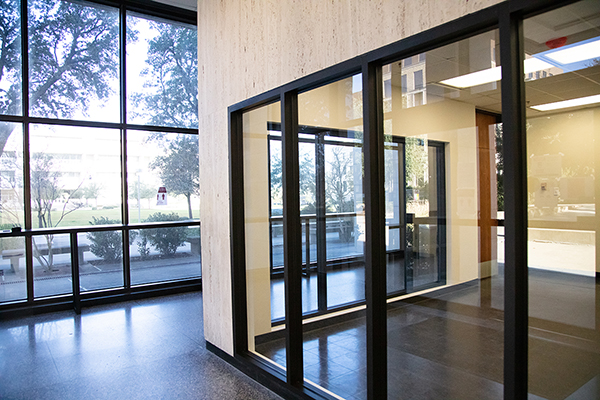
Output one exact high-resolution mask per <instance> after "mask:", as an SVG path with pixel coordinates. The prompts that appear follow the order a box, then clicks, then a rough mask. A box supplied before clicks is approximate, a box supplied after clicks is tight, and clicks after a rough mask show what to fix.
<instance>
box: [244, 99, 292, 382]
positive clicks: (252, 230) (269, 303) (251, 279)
mask: <svg viewBox="0 0 600 400" xmlns="http://www.w3.org/2000/svg"><path fill="white" fill-rule="evenodd" d="M280 115H281V103H280V102H276V103H273V104H269V105H266V106H263V107H260V108H257V109H254V110H251V111H248V112H246V113H244V114H243V122H242V123H243V159H244V233H245V240H246V243H245V249H246V253H245V273H246V291H247V293H246V304H247V310H246V312H247V315H248V350H249V351H250V352H253V353H254V354H256V355H257V356H259V357H261V358H263V359H265V360H268V361H267V362H269V363H271V364H272V365H273V366H274V367H275V368H278V369H279V370H280V371H283V369H284V368H285V366H286V347H285V327H283V326H281V325H279V326H275V327H273V326H272V324H271V319H272V318H273V317H272V316H276V317H278V318H285V300H284V298H285V296H284V293H285V283H284V281H283V273H282V265H283V255H282V254H283V220H282V219H281V215H282V213H281V209H282V208H281V207H282V200H281V199H282V198H281V190H282V188H281V117H280ZM270 208H271V209H270ZM274 210H275V211H274ZM274 248H276V249H277V250H273V249H274ZM279 254H281V256H279ZM278 257H281V258H278ZM282 328H283V329H282Z"/></svg>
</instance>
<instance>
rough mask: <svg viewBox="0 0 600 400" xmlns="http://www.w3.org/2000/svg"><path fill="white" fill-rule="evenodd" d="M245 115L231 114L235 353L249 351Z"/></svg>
mask: <svg viewBox="0 0 600 400" xmlns="http://www.w3.org/2000/svg"><path fill="white" fill-rule="evenodd" d="M242 129H243V128H242V114H241V112H235V113H230V114H229V154H230V156H229V199H230V200H229V213H230V221H229V224H230V225H229V229H230V235H231V279H232V282H231V291H232V296H233V299H232V303H233V351H234V355H237V354H239V353H242V352H245V351H247V350H248V315H247V308H246V245H245V243H246V239H245V235H244V174H241V173H237V172H236V171H239V170H240V169H241V168H242V167H243V165H244V140H243V132H242Z"/></svg>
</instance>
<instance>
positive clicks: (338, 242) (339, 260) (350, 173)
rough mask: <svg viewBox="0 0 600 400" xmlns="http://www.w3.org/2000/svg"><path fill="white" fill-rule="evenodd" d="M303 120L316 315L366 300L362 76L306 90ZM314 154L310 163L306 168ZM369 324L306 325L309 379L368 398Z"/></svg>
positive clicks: (308, 275) (310, 295)
mask: <svg viewBox="0 0 600 400" xmlns="http://www.w3.org/2000/svg"><path fill="white" fill-rule="evenodd" d="M298 122H299V125H300V132H298V139H299V141H300V144H301V145H304V144H305V143H308V144H309V145H310V148H311V149H313V150H312V151H311V152H310V153H308V151H303V150H302V147H301V148H300V160H299V164H300V166H301V168H300V189H301V200H302V199H303V195H304V198H305V199H306V201H305V202H304V203H303V204H302V202H301V207H303V208H302V210H306V209H307V208H308V209H309V210H310V211H311V214H312V215H313V218H314V219H313V221H312V222H311V223H310V226H309V229H310V232H309V234H308V235H305V237H306V239H305V242H306V241H307V240H308V241H310V244H311V245H313V243H314V246H315V259H314V261H313V263H311V265H310V268H308V269H306V272H305V276H304V277H303V283H304V284H303V290H302V303H303V305H306V304H309V305H311V307H310V308H308V309H307V307H303V311H304V314H305V315H307V316H308V315H310V313H311V312H312V313H314V312H320V313H327V312H329V311H331V310H334V309H336V308H339V307H341V306H351V305H352V304H357V303H360V302H363V301H364V300H365V270H364V268H365V266H364V241H365V237H364V230H365V226H364V199H363V186H362V185H363V154H362V152H363V131H362V130H363V127H362V122H363V121H362V75H360V74H358V75H354V76H352V77H349V78H346V79H342V80H339V81H337V82H334V83H331V84H329V85H326V86H322V87H319V88H316V89H313V90H310V91H307V92H304V93H301V94H300V95H299V96H298ZM305 154H310V156H309V157H307V156H306V155H305ZM308 159H311V162H310V164H309V168H302V166H303V164H305V163H306V162H307V160H308ZM312 160H314V161H312ZM313 165H314V166H313ZM307 192H308V193H310V196H306V193H307ZM304 250H306V248H305V249H304ZM305 258H306V257H305ZM290 301H297V299H290ZM334 321H335V322H334ZM364 323H365V321H364V319H361V318H357V319H353V320H351V321H350V322H346V323H341V324H340V323H339V321H336V320H328V319H326V318H324V319H322V320H320V321H319V324H318V326H313V325H311V324H310V323H308V324H307V325H305V329H304V337H303V342H304V344H303V350H304V353H303V356H304V378H305V379H306V380H308V381H311V382H313V383H315V384H317V385H319V386H321V387H323V388H325V389H327V390H329V391H331V392H333V393H335V394H336V395H340V396H342V397H345V398H356V397H355V396H357V395H358V396H360V393H361V392H362V391H363V390H365V389H366V357H365V355H366V335H365V326H364ZM350 382H352V384H349V383H350Z"/></svg>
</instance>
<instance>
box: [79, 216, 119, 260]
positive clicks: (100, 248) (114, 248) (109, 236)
mask: <svg viewBox="0 0 600 400" xmlns="http://www.w3.org/2000/svg"><path fill="white" fill-rule="evenodd" d="M92 220H93V221H90V224H91V225H111V224H120V223H121V221H117V220H113V219H108V218H106V217H100V218H96V217H92ZM87 238H88V239H89V240H90V241H91V242H92V243H91V244H90V251H91V252H92V253H93V254H94V255H95V256H96V257H100V258H102V259H103V260H105V261H109V262H112V261H118V260H120V259H121V256H122V255H123V242H122V236H121V231H103V232H90V233H88V234H87Z"/></svg>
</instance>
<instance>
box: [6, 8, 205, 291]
mask: <svg viewBox="0 0 600 400" xmlns="http://www.w3.org/2000/svg"><path fill="white" fill-rule="evenodd" d="M5 3H6V4H4V3H3V6H2V7H3V9H2V13H1V14H0V19H1V21H0V30H1V32H0V33H1V35H0V37H1V40H2V43H1V45H0V52H1V54H0V59H1V60H2V63H1V64H0V168H1V170H0V190H1V193H0V194H1V197H0V224H1V225H2V229H10V228H14V227H18V228H17V229H19V228H20V229H26V230H33V232H32V233H31V235H30V234H29V233H27V234H25V233H23V232H22V231H19V230H17V231H15V232H13V233H11V234H9V233H5V236H6V235H11V236H14V237H3V238H2V240H1V242H2V258H1V259H0V271H2V272H1V273H0V274H1V275H0V276H1V280H0V287H1V289H0V303H4V302H12V301H15V300H25V299H29V300H32V299H34V298H35V299H37V298H42V297H48V296H57V295H64V294H72V292H73V287H72V280H73V270H72V260H71V254H72V253H73V254H77V256H78V264H79V274H80V276H79V280H80V283H81V287H80V291H81V292H86V291H96V290H101V289H110V288H124V287H125V285H130V284H131V285H137V284H144V283H150V282H163V281H172V280H178V279H187V278H199V277H200V257H199V255H200V235H199V229H198V223H197V222H194V220H197V219H198V218H199V215H198V207H197V204H198V175H199V174H198V169H199V160H198V135H197V126H198V123H197V108H198V105H197V72H196V71H197V42H196V37H197V34H196V27H195V26H193V25H187V24H184V23H179V22H173V21H169V20H166V19H157V18H151V17H148V16H144V15H141V14H134V13H128V12H126V14H127V15H126V20H127V33H126V35H127V37H126V38H122V37H120V30H119V25H120V18H121V15H120V12H121V11H120V10H119V8H118V7H110V6H105V5H100V4H96V3H94V2H86V1H81V2H72V1H64V0H29V1H27V2H26V3H25V4H23V7H24V9H26V10H27V14H26V15H21V10H22V4H21V2H20V1H16V0H9V1H8V2H5ZM123 12H125V11H123ZM24 18H26V20H27V24H26V25H27V32H21V20H22V19H24ZM84 28H85V29H84ZM22 36H26V42H27V46H28V55H27V57H28V59H27V61H28V63H27V64H24V63H23V61H24V60H23V56H22V54H21V53H22V50H21V37H22ZM122 44H126V49H124V50H125V51H124V52H122V51H120V50H121V49H120V47H121V45H122ZM124 57H126V58H127V63H126V64H127V69H126V71H125V74H124V76H122V75H121V70H122V68H121V67H122V59H123V58H124ZM23 65H28V69H27V70H24V69H23V68H22V66H23ZM124 80H126V82H124ZM123 83H126V84H123ZM124 87H126V88H127V92H123V91H122V88H124ZM23 99H26V101H23ZM23 104H25V105H27V107H23ZM122 107H126V109H127V115H126V116H125V115H124V113H123V112H122V111H123V110H122V109H121V108H122ZM11 116H12V117H11ZM14 116H17V117H18V118H21V122H15V117H14ZM24 117H31V118H35V123H31V124H30V123H29V122H26V121H27V120H26V119H24ZM11 118H12V119H11ZM128 123H135V124H136V127H138V129H140V128H139V126H147V127H148V131H149V132H147V133H140V132H138V131H132V130H130V126H129V125H128ZM24 143H25V144H27V146H25V147H24V146H23V144H24ZM128 153H130V154H128ZM123 188H127V189H128V190H127V192H128V196H125V195H124V193H123ZM163 195H164V198H161V199H157V196H163ZM126 197H129V198H128V199H125V198H126ZM124 199H125V200H124ZM166 221H189V222H190V223H189V226H180V227H170V228H154V227H153V228H152V229H146V230H144V229H141V230H139V231H138V230H137V229H136V230H133V229H131V230H130V229H126V228H125V227H126V225H128V224H131V223H142V224H143V223H151V224H159V223H162V222H166ZM112 225H117V227H115V228H114V229H110V228H109V227H110V226H112ZM86 226H94V227H103V229H105V230H103V231H86V229H85V227H86ZM38 229H46V230H48V229H51V230H52V231H50V232H49V233H43V232H39V233H36V232H35V231H36V230H38ZM73 230H74V231H75V232H76V233H77V235H76V237H77V242H78V248H77V251H76V252H72V251H71V245H72V243H71V238H70V236H69V233H70V232H71V231H73ZM27 235H30V236H31V252H32V254H27V252H26V249H27V248H28V246H26V245H25V244H26V243H27V241H28V240H30V239H29V238H27V237H25V236H27ZM125 236H129V245H130V246H129V252H128V253H129V257H128V258H126V259H124V257H123V253H124V252H125V249H124V246H123V244H124V242H125V243H127V241H125V240H123V238H124V237H125ZM126 253H127V252H126ZM28 260H31V261H28ZM29 262H31V265H29ZM130 266H131V267H132V268H131V270H132V273H131V277H128V276H125V275H126V272H127V271H129V269H130V268H129V267H130ZM134 266H135V267H134ZM29 268H31V269H30V270H29ZM28 271H31V272H28ZM138 274H139V275H138ZM28 277H29V278H28ZM31 278H32V279H33V284H32V285H30V286H31V288H32V290H33V292H32V293H27V290H25V289H26V288H27V287H28V285H27V279H31Z"/></svg>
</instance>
